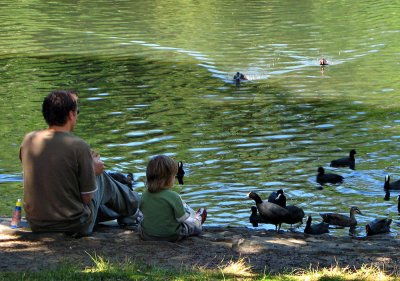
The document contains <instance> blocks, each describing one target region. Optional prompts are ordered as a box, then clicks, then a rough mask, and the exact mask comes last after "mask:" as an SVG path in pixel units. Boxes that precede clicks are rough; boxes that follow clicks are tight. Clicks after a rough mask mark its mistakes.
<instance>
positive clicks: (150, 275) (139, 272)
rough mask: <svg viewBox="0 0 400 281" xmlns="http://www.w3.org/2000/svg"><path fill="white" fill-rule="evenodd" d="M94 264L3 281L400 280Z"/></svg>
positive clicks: (374, 274) (334, 272)
mask: <svg viewBox="0 0 400 281" xmlns="http://www.w3.org/2000/svg"><path fill="white" fill-rule="evenodd" d="M91 258H92V261H93V265H92V266H90V267H87V268H84V269H82V268H79V266H77V265H76V264H72V263H64V264H62V265H60V266H59V267H57V268H56V269H51V270H44V271H41V272H33V273H25V272H7V273H6V272H2V273H1V272H0V280H1V281H3V280H4V281H5V280H7V281H14V280H15V281H16V280H19V281H25V280H26V281H33V280H38V281H39V280H40V281H42V280H63V281H64V280H65V281H81V280H82V281H83V280H85V281H86V280H90V281H96V280H102V281H105V280H110V281H111V280H120V281H121V280H146V281H149V280H155V281H165V280H171V281H207V280H213V281H214V280H215V281H219V280H221V281H230V280H232V281H233V280H235V281H236V280H237V281H247V280H255V281H267V280H272V281H292V280H293V281H297V280H306V281H336V280H337V281H353V280H354V281H355V280H357V281H358V280H365V281H376V280H382V281H391V280H399V279H398V276H390V275H387V274H385V273H384V272H383V270H381V269H379V268H375V267H371V266H364V267H362V268H361V269H359V270H354V269H350V268H339V267H338V266H336V267H333V268H329V269H321V270H312V269H310V270H308V271H304V272H292V273H287V274H278V275H270V274H265V273H264V274H257V273H253V272H252V271H251V267H250V266H249V265H247V264H246V262H245V260H243V259H240V260H239V261H236V262H234V261H231V262H229V263H228V265H226V266H223V267H220V268H219V269H218V270H208V269H204V268H193V269H183V268H181V269H164V268H160V267H153V266H147V265H140V264H137V263H135V262H132V261H126V262H124V263H122V264H114V263H110V262H109V261H107V260H106V259H104V258H103V257H100V256H97V255H94V256H91Z"/></svg>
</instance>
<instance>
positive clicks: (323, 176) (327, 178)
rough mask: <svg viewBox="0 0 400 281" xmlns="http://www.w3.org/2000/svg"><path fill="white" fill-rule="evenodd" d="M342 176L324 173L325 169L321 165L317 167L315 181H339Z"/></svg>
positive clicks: (322, 182) (323, 182) (320, 182)
mask: <svg viewBox="0 0 400 281" xmlns="http://www.w3.org/2000/svg"><path fill="white" fill-rule="evenodd" d="M343 180H344V178H343V177H342V176H341V175H338V174H325V169H324V168H322V167H319V168H318V175H317V182H318V183H319V184H326V183H341V182H342V181H343Z"/></svg>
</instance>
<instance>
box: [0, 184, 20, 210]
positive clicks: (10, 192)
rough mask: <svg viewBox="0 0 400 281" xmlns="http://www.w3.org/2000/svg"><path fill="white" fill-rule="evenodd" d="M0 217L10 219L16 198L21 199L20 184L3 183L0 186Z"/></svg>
mask: <svg viewBox="0 0 400 281" xmlns="http://www.w3.org/2000/svg"><path fill="white" fill-rule="evenodd" d="M0 190H1V198H0V216H3V217H11V216H12V212H13V210H14V208H15V202H17V199H18V198H21V199H22V198H23V194H24V190H23V187H22V183H15V182H4V183H1V184H0Z"/></svg>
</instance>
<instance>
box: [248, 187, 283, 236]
mask: <svg viewBox="0 0 400 281" xmlns="http://www.w3.org/2000/svg"><path fill="white" fill-rule="evenodd" d="M248 197H249V198H250V199H253V200H254V201H255V202H256V206H257V210H258V212H259V214H260V216H261V218H262V219H263V220H264V223H269V224H273V225H275V230H276V231H279V230H280V229H281V225H282V223H285V222H286V221H288V220H290V213H289V211H288V210H286V208H283V207H281V206H279V205H278V204H275V203H271V202H264V201H263V200H262V199H261V197H260V196H259V195H258V194H257V193H255V192H250V193H249V194H248Z"/></svg>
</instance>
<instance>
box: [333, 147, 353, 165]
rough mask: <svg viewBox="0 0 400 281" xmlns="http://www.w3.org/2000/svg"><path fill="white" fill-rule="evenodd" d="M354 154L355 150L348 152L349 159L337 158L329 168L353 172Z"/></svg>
mask: <svg viewBox="0 0 400 281" xmlns="http://www.w3.org/2000/svg"><path fill="white" fill-rule="evenodd" d="M354 154H357V152H356V151H355V149H352V150H350V153H349V157H344V158H339V159H336V160H332V161H331V167H349V168H350V169H352V170H354V168H355V166H356V160H355V158H354Z"/></svg>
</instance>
